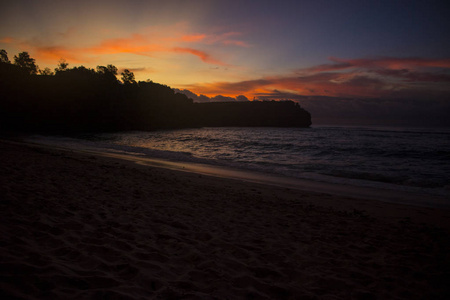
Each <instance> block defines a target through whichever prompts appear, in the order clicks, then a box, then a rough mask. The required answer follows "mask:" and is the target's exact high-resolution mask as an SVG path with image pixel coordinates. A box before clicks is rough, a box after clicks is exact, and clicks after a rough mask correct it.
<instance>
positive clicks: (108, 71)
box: [97, 65, 118, 78]
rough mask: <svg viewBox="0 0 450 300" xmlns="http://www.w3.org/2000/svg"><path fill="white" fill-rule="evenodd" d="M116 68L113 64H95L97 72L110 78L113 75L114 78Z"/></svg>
mask: <svg viewBox="0 0 450 300" xmlns="http://www.w3.org/2000/svg"><path fill="white" fill-rule="evenodd" d="M117 71H118V70H117V68H116V67H115V66H113V65H107V66H106V67H105V66H97V73H98V74H101V75H104V76H106V77H110V78H112V76H114V78H116V75H117Z"/></svg>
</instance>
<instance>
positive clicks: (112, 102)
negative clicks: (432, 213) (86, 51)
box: [0, 50, 311, 133]
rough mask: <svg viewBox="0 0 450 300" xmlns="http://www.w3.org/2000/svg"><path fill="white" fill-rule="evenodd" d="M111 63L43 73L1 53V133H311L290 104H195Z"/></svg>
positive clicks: (303, 114) (23, 58) (29, 61)
mask: <svg viewBox="0 0 450 300" xmlns="http://www.w3.org/2000/svg"><path fill="white" fill-rule="evenodd" d="M118 73H119V71H118V69H117V68H116V67H115V66H113V65H107V66H97V68H96V69H95V70H94V69H91V68H86V67H84V66H78V67H73V68H69V65H68V63H67V62H66V61H65V60H60V61H59V64H58V67H57V68H56V69H55V70H54V71H52V70H51V69H49V68H44V69H42V70H41V69H40V68H39V67H38V65H37V64H36V61H35V60H34V59H33V58H31V57H30V55H29V54H28V53H27V52H22V53H19V54H18V55H15V56H14V60H13V62H11V61H10V60H9V58H8V55H7V52H6V51H5V50H0V90H1V94H2V97H1V100H0V125H1V128H2V129H3V130H13V131H17V130H19V131H41V132H42V131H44V132H61V133H64V132H83V131H122V130H154V129H168V128H186V127H207V126H283V127H308V126H310V125H311V116H310V114H309V113H308V112H307V111H306V110H304V109H302V108H301V107H300V106H299V105H298V104H297V103H294V102H292V101H264V102H261V101H251V102H250V101H248V102H226V103H194V102H193V100H192V99H190V98H188V97H187V96H186V95H184V94H180V93H176V92H174V90H173V89H172V88H170V87H169V86H167V85H162V84H158V83H155V82H152V81H150V80H147V81H139V82H137V81H136V80H135V77H134V74H133V72H131V71H129V70H123V71H122V72H121V74H120V75H121V80H120V81H119V80H118V79H117V76H118Z"/></svg>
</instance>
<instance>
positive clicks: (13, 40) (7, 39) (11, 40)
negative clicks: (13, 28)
mask: <svg viewBox="0 0 450 300" xmlns="http://www.w3.org/2000/svg"><path fill="white" fill-rule="evenodd" d="M16 42H17V41H16V40H15V39H14V38H12V37H9V36H7V37H4V38H2V39H0V43H5V44H12V43H16Z"/></svg>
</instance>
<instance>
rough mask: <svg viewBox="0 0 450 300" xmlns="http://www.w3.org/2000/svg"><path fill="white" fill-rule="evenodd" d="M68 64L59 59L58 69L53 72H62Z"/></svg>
mask: <svg viewBox="0 0 450 300" xmlns="http://www.w3.org/2000/svg"><path fill="white" fill-rule="evenodd" d="M68 66H69V64H68V63H67V62H66V60H65V59H64V58H61V59H60V60H59V62H58V67H57V68H56V69H55V72H62V71H65V70H67V67H68Z"/></svg>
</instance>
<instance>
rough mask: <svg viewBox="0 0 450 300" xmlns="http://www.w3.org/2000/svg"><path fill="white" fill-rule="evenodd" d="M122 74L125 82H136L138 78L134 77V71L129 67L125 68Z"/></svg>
mask: <svg viewBox="0 0 450 300" xmlns="http://www.w3.org/2000/svg"><path fill="white" fill-rule="evenodd" d="M120 75H122V78H121V79H122V82H123V83H125V84H135V83H136V80H135V79H134V73H133V72H131V71H130V70H128V69H125V70H123V72H122V73H120Z"/></svg>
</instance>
